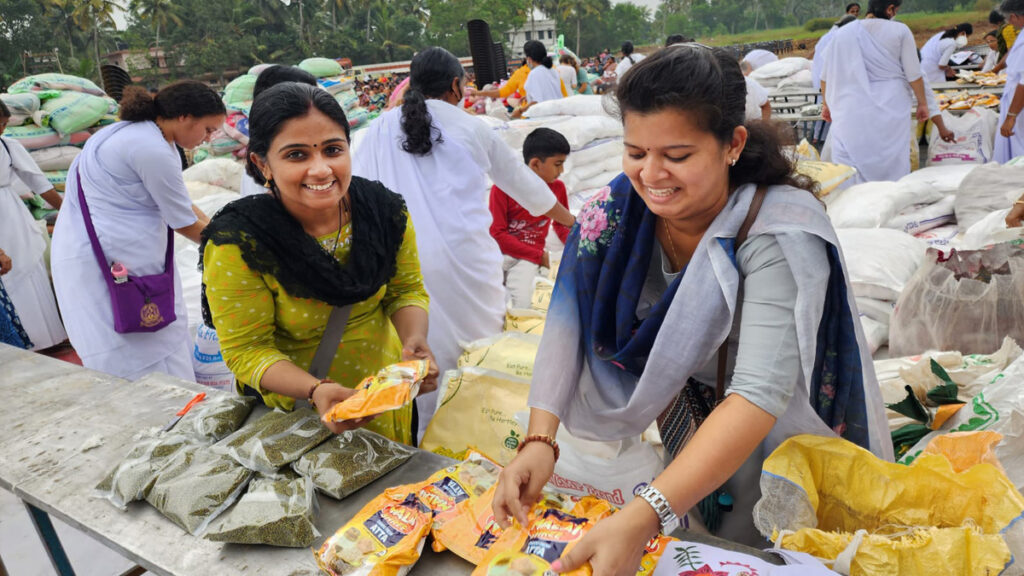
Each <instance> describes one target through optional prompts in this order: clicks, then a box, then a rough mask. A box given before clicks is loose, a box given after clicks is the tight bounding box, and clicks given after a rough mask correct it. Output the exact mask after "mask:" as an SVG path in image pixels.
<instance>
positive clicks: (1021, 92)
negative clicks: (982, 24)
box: [994, 0, 1024, 163]
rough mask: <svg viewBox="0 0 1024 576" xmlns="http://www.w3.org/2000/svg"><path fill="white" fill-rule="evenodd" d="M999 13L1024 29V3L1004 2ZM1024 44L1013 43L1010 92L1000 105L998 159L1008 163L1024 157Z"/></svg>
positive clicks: (1008, 76) (1008, 61) (1008, 78)
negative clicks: (1022, 111) (1022, 119)
mask: <svg viewBox="0 0 1024 576" xmlns="http://www.w3.org/2000/svg"><path fill="white" fill-rule="evenodd" d="M999 11H1000V12H1002V13H1003V14H1004V15H1006V19H1007V21H1008V22H1009V25H1010V26H1013V27H1014V28H1016V29H1017V30H1020V29H1021V28H1022V27H1024V0H1004V1H1003V3H1002V4H1001V5H1000V6H999ZM1022 85H1024V41H1022V40H1018V41H1016V42H1014V43H1013V48H1011V49H1010V52H1009V53H1008V54H1007V56H1006V88H1005V89H1004V91H1003V99H1002V102H1000V103H999V134H998V135H997V136H996V149H995V154H994V159H995V161H996V162H999V163H1003V162H1008V161H1010V160H1012V159H1014V158H1016V157H1017V156H1021V155H1024V122H1021V119H1020V116H1019V114H1020V112H1021V110H1022V109H1024V88H1022V87H1021V86H1022Z"/></svg>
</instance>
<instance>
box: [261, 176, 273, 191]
mask: <svg viewBox="0 0 1024 576" xmlns="http://www.w3.org/2000/svg"><path fill="white" fill-rule="evenodd" d="M271 182H273V180H271V179H269V178H268V179H266V180H265V181H264V182H263V187H264V188H266V189H267V190H270V187H271V186H272V185H273V184H271Z"/></svg>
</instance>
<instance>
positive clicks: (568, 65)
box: [556, 54, 579, 94]
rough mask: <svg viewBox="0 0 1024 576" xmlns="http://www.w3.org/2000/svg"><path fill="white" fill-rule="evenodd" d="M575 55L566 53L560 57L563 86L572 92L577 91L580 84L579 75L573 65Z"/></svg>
mask: <svg viewBox="0 0 1024 576" xmlns="http://www.w3.org/2000/svg"><path fill="white" fill-rule="evenodd" d="M572 62H573V57H572V56H569V55H568V54H565V55H563V56H561V57H559V58H558V66H557V67H556V69H557V70H558V77H559V78H560V79H561V80H562V86H565V89H566V91H567V92H569V93H570V94H575V93H576V88H577V86H578V85H579V75H578V74H577V73H576V68H573V66H572Z"/></svg>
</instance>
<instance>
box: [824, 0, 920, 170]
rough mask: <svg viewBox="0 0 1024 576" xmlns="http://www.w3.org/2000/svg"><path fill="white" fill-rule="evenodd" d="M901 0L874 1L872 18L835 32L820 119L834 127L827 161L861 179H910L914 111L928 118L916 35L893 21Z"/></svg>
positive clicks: (828, 55) (826, 62)
mask: <svg viewBox="0 0 1024 576" xmlns="http://www.w3.org/2000/svg"><path fill="white" fill-rule="evenodd" d="M901 4H902V0H871V2H870V3H869V4H868V16H867V18H865V19H864V20H860V21H857V22H851V23H850V24H847V25H846V26H844V27H843V28H840V29H839V30H837V31H836V33H835V35H834V38H833V40H832V43H831V44H830V45H829V47H828V49H827V51H826V54H825V60H824V70H823V71H822V76H821V90H822V93H823V94H824V96H825V98H824V103H823V106H822V117H823V118H824V119H825V121H826V122H832V128H831V130H830V131H829V136H828V144H827V145H826V152H825V153H824V154H823V155H822V159H823V160H826V161H829V162H835V163H837V164H845V165H847V166H853V167H854V168H856V169H857V176H856V181H857V182H858V183H859V182H872V181H878V180H899V179H900V178H902V177H903V176H906V175H907V174H909V173H910V154H909V153H908V152H907V149H908V143H909V142H910V131H911V128H912V125H911V124H912V122H911V121H912V118H911V110H912V109H913V102H914V101H913V99H912V97H915V98H916V99H917V119H918V121H920V122H923V121H925V120H927V119H928V117H929V114H928V104H927V96H926V94H925V87H924V81H923V80H922V77H921V63H920V61H919V60H918V57H917V47H916V45H915V44H914V36H913V34H912V33H911V32H910V28H907V26H906V25H905V24H902V23H899V22H894V21H893V20H892V18H893V17H894V16H895V15H896V13H897V12H898V11H899V7H900V5H901Z"/></svg>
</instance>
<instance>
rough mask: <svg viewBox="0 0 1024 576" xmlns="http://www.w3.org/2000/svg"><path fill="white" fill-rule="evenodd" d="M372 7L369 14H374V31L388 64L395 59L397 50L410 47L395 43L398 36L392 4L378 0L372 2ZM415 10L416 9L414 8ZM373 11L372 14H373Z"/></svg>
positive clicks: (385, 0) (384, 0) (368, 30)
mask: <svg viewBox="0 0 1024 576" xmlns="http://www.w3.org/2000/svg"><path fill="white" fill-rule="evenodd" d="M370 4H371V5H370V6H369V7H368V8H367V14H372V18H371V19H372V22H373V30H374V31H375V32H376V33H377V35H378V36H379V38H378V39H379V40H380V42H381V47H382V48H383V49H384V54H385V55H386V57H387V59H388V62H392V61H394V59H395V49H396V48H398V49H409V48H411V47H410V46H408V45H406V44H398V43H396V42H395V41H394V36H395V35H396V34H397V32H398V31H397V30H396V29H395V19H396V18H395V16H396V15H395V13H394V10H393V7H392V5H391V2H388V1H387V0H376V1H375V2H371V3H370ZM413 9H414V10H416V9H415V7H413ZM371 10H372V12H371ZM369 33H370V29H369V23H368V24H367V38H369Z"/></svg>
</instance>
